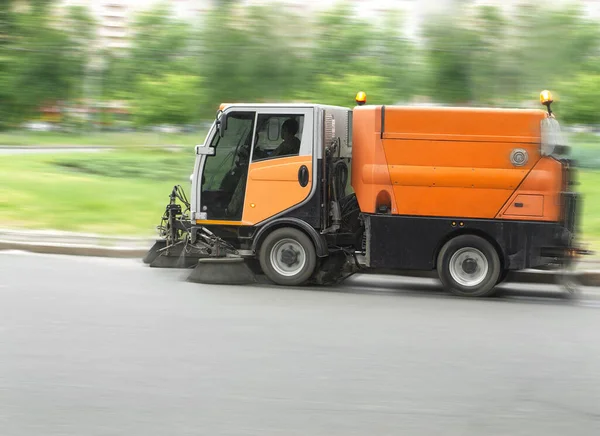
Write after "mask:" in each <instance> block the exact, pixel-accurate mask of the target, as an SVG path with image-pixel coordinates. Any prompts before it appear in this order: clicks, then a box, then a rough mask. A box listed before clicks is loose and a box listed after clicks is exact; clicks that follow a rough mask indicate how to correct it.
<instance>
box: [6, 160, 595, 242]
mask: <svg viewBox="0 0 600 436" xmlns="http://www.w3.org/2000/svg"><path fill="white" fill-rule="evenodd" d="M193 164H194V154H193V153H190V150H189V149H185V151H172V152H169V151H163V150H158V149H154V150H141V149H140V150H115V151H110V152H109V151H107V152H103V153H100V154H95V155H93V156H89V155H81V154H75V153H73V154H64V155H26V156H10V158H2V160H1V163H0V227H7V228H31V229H56V230H67V231H76V232H92V233H99V234H108V235H133V236H149V237H152V236H154V235H155V226H156V225H157V224H158V221H159V219H160V216H161V214H162V212H163V210H164V207H165V205H166V204H167V202H168V195H169V193H170V192H171V188H172V187H173V185H176V184H180V185H182V186H183V187H184V189H185V191H186V193H187V194H188V196H189V194H190V192H189V190H190V184H189V175H190V174H191V172H192V170H193ZM579 181H580V183H581V184H580V186H579V190H580V191H581V192H582V194H583V197H584V199H583V200H584V207H583V212H582V222H581V225H582V231H583V235H584V239H586V240H588V241H590V242H592V244H593V248H594V249H596V250H599V251H600V170H587V169H585V170H580V176H579Z"/></svg>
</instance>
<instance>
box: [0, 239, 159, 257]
mask: <svg viewBox="0 0 600 436" xmlns="http://www.w3.org/2000/svg"><path fill="white" fill-rule="evenodd" d="M7 250H16V251H28V252H31V253H38V254H63V255H69V256H90V257H113V258H127V259H133V258H139V259H141V258H142V257H144V256H145V255H146V252H147V251H148V249H140V248H125V247H101V246H98V245H75V244H43V243H28V242H15V241H3V240H0V251H7Z"/></svg>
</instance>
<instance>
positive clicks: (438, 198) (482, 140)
mask: <svg viewBox="0 0 600 436" xmlns="http://www.w3.org/2000/svg"><path fill="white" fill-rule="evenodd" d="M384 110H385V112H384ZM546 117H547V114H546V113H545V112H544V111H540V110H530V111H524V110H519V111H517V110H489V109H477V108H474V109H471V108H407V107H387V108H385V109H384V108H383V107H381V106H375V107H359V108H356V109H355V110H354V114H353V126H354V131H353V140H354V143H355V144H360V146H355V147H354V150H353V159H352V187H353V188H354V190H355V192H356V195H357V198H358V203H359V204H360V208H361V211H363V212H365V213H375V212H376V210H377V208H378V207H379V206H381V205H382V204H383V205H387V206H388V207H389V208H391V213H392V214H397V215H413V216H432V217H433V216H435V217H447V216H449V217H461V218H484V219H505V220H520V219H525V220H538V221H558V220H559V218H560V204H561V203H560V192H561V189H562V182H563V180H562V176H563V175H562V165H561V164H560V162H558V161H556V160H554V159H552V158H551V157H543V156H541V153H540V142H541V129H540V126H541V121H542V120H543V119H544V118H546ZM382 122H383V126H384V127H383V128H382ZM515 149H521V150H525V151H526V153H527V155H528V159H527V162H525V163H524V164H523V165H520V166H515V165H513V164H512V163H511V159H510V156H511V152H512V151H513V150H515Z"/></svg>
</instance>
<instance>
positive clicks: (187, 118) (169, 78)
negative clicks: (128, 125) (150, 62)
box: [132, 73, 203, 125]
mask: <svg viewBox="0 0 600 436" xmlns="http://www.w3.org/2000/svg"><path fill="white" fill-rule="evenodd" d="M139 79H140V80H139V82H138V84H137V86H136V92H135V94H134V98H133V101H132V103H133V109H134V116H135V120H136V122H137V124H138V125H151V124H159V123H169V124H186V123H196V122H197V121H198V115H199V113H200V108H201V107H202V104H203V99H202V97H203V96H202V95H201V93H200V92H199V90H200V89H201V86H200V79H199V77H198V76H194V75H183V74H176V73H166V74H164V75H162V76H159V77H151V76H142V77H140V78H139Z"/></svg>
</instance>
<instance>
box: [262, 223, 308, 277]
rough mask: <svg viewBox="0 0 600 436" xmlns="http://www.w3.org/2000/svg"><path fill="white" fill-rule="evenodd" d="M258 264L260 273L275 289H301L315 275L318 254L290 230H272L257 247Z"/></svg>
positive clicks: (306, 238) (300, 235) (297, 231)
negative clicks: (278, 287)
mask: <svg viewBox="0 0 600 436" xmlns="http://www.w3.org/2000/svg"><path fill="white" fill-rule="evenodd" d="M285 244H289V245H287V246H286V245H285ZM274 250H275V251H276V253H274ZM283 252H285V254H284V253H283ZM284 256H286V257H285V258H284ZM259 262H260V266H261V268H262V270H263V272H264V273H265V275H266V276H267V278H268V279H269V280H271V281H272V282H274V283H276V284H278V285H285V286H300V285H303V284H305V283H306V282H307V281H308V280H309V279H310V278H311V277H312V275H313V274H314V272H315V268H316V266H317V253H316V251H315V246H314V244H313V242H312V241H311V240H310V238H309V237H308V236H306V234H304V233H303V232H301V231H300V230H297V229H294V228H291V227H284V228H280V229H276V230H274V231H273V232H271V233H270V234H269V235H268V236H267V237H266V238H265V240H264V241H263V243H262V244H261V247H260V251H259ZM274 262H275V264H274ZM286 262H287V263H286ZM286 267H288V268H289V270H288V271H285V268H286Z"/></svg>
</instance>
